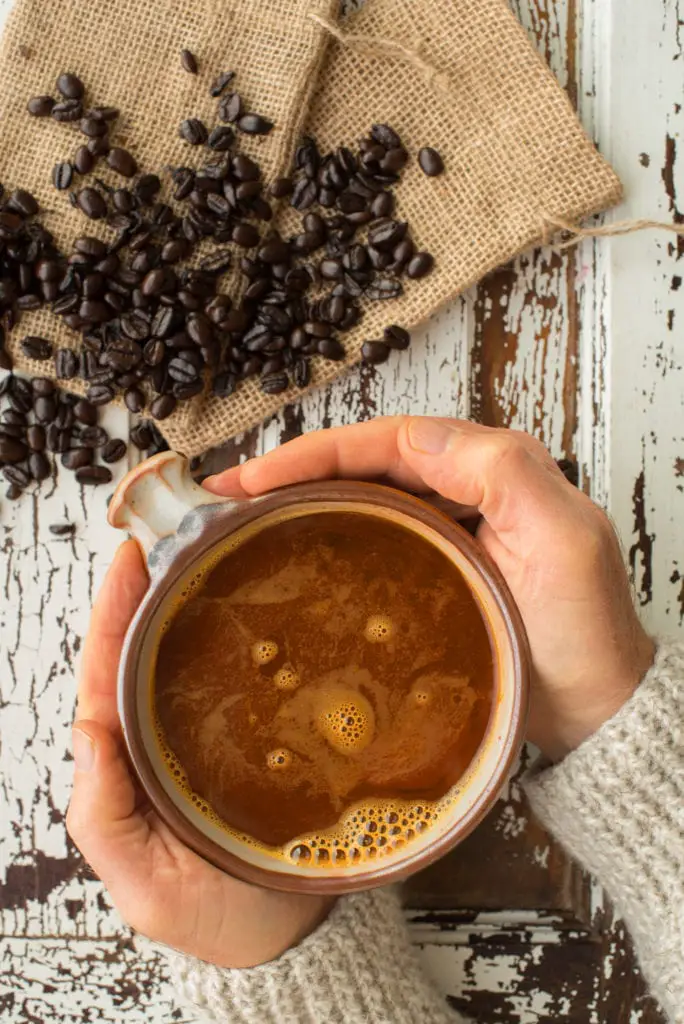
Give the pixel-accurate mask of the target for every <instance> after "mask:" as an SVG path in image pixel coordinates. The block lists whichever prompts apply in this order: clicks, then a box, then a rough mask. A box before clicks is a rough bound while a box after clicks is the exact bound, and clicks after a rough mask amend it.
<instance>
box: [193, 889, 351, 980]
mask: <svg viewBox="0 0 684 1024" xmlns="http://www.w3.org/2000/svg"><path fill="white" fill-rule="evenodd" d="M334 905H335V898H334V897H330V896H308V895H299V894H296V893H281V892H273V891H271V890H266V889H261V890H258V895H257V897H256V899H255V900H254V903H253V906H252V907H251V908H250V912H249V915H248V920H246V921H245V927H244V928H243V929H242V930H241V931H240V935H239V937H238V936H237V935H236V934H235V932H234V929H233V927H232V926H231V933H232V936H231V938H232V941H231V942H229V943H227V944H226V945H225V946H223V949H222V950H221V953H220V954H219V955H218V956H216V957H215V958H212V959H213V960H214V962H215V963H216V964H217V965H218V966H219V967H228V968H233V969H241V970H242V969H248V968H250V967H258V966H260V965H261V964H266V963H270V962H271V961H273V960H277V959H278V958H279V957H281V956H282V955H283V954H284V953H286V952H287V951H288V950H289V949H293V948H294V947H295V946H298V945H299V944H300V943H301V942H303V941H304V939H306V938H307V936H309V935H311V933H312V932H314V931H315V930H316V928H318V927H319V925H321V924H322V923H323V921H324V920H325V919H326V917H327V916H328V914H329V913H330V911H331V910H332V908H333V906H334ZM233 924H234V923H233Z"/></svg>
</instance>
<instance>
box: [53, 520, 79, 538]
mask: <svg viewBox="0 0 684 1024" xmlns="http://www.w3.org/2000/svg"><path fill="white" fill-rule="evenodd" d="M48 529H49V531H50V533H51V534H53V536H55V537H73V535H74V534H75V532H76V527H75V526H74V524H73V523H52V524H51V525H50V526H49V527H48Z"/></svg>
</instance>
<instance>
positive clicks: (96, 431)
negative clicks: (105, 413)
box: [77, 426, 109, 448]
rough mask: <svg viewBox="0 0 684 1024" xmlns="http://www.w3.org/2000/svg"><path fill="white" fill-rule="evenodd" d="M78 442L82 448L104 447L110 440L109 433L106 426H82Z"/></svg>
mask: <svg viewBox="0 0 684 1024" xmlns="http://www.w3.org/2000/svg"><path fill="white" fill-rule="evenodd" d="M77 437H78V444H79V447H80V448H102V446H103V445H105V444H106V443H107V441H108V440H109V435H108V434H107V431H106V430H105V429H104V427H97V426H91V427H88V426H86V427H82V428H81V430H80V431H79V432H78V435H77Z"/></svg>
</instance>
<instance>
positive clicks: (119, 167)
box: [107, 146, 138, 178]
mask: <svg viewBox="0 0 684 1024" xmlns="http://www.w3.org/2000/svg"><path fill="white" fill-rule="evenodd" d="M107 163H108V164H109V166H110V167H111V169H112V170H113V171H116V173H117V174H120V175H121V176H122V177H124V178H132V177H134V175H136V174H137V173H138V165H137V163H136V161H135V159H134V158H133V157H132V156H131V154H130V153H129V152H128V150H127V149H122V148H121V147H120V146H113V147H112V148H111V149H110V150H109V153H108V154H107Z"/></svg>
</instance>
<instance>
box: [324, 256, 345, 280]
mask: <svg viewBox="0 0 684 1024" xmlns="http://www.w3.org/2000/svg"><path fill="white" fill-rule="evenodd" d="M319 270H320V272H321V277H322V278H324V279H325V280H326V281H339V279H340V278H341V277H342V274H343V272H344V268H343V266H342V263H341V262H340V260H321V264H320V267H319Z"/></svg>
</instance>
